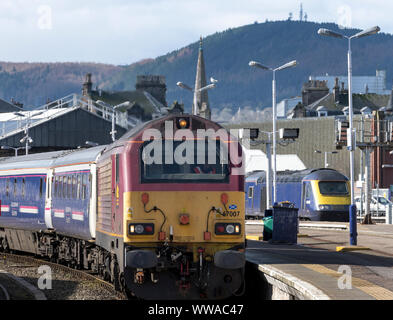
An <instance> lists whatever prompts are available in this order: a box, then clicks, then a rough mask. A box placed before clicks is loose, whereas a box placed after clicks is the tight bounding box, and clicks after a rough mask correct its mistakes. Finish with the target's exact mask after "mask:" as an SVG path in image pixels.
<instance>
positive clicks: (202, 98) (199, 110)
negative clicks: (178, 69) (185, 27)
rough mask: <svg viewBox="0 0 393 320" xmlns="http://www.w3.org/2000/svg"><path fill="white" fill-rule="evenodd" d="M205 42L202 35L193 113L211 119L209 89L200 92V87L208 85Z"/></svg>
mask: <svg viewBox="0 0 393 320" xmlns="http://www.w3.org/2000/svg"><path fill="white" fill-rule="evenodd" d="M202 45H203V42H202V36H201V37H200V40H199V53H198V63H197V70H196V78H195V86H194V88H195V89H194V90H195V91H194V104H193V108H192V109H193V114H196V115H198V116H200V117H203V118H206V119H210V117H211V111H210V107H209V98H208V95H207V90H204V91H202V92H198V89H201V88H203V87H206V71H205V61H204V58H203V47H202Z"/></svg>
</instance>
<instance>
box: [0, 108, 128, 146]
mask: <svg viewBox="0 0 393 320" xmlns="http://www.w3.org/2000/svg"><path fill="white" fill-rule="evenodd" d="M111 127H112V124H111V121H108V120H105V119H103V118H102V117H100V116H97V115H95V114H94V113H92V112H89V111H87V110H85V109H83V108H81V107H79V108H70V111H69V112H65V113H61V114H60V115H58V116H55V117H53V118H50V119H48V120H47V121H40V122H39V123H34V124H32V126H31V127H30V128H29V136H30V137H31V138H32V139H33V142H32V143H31V144H30V145H31V146H32V148H33V149H34V148H40V150H41V151H45V148H47V149H48V150H56V149H57V150H61V149H69V148H77V147H78V146H85V142H86V141H93V142H96V143H98V144H100V145H104V144H109V143H111V142H112V139H111V135H110V131H111ZM116 130H117V134H116V137H117V138H119V137H120V136H122V135H123V134H124V133H125V132H126V129H124V128H122V127H120V126H117V125H116ZM24 136H25V133H24V132H23V131H19V132H17V133H15V134H13V135H10V136H7V137H6V138H4V139H1V140H0V145H2V146H11V147H21V146H23V145H22V144H21V142H20V140H21V139H22V138H23V137H24Z"/></svg>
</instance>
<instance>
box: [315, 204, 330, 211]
mask: <svg viewBox="0 0 393 320" xmlns="http://www.w3.org/2000/svg"><path fill="white" fill-rule="evenodd" d="M318 208H319V210H331V209H332V207H331V206H329V205H327V204H321V205H319V206H318Z"/></svg>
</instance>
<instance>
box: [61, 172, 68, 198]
mask: <svg viewBox="0 0 393 320" xmlns="http://www.w3.org/2000/svg"><path fill="white" fill-rule="evenodd" d="M62 180H63V190H62V191H63V199H65V198H67V177H65V176H63V177H62Z"/></svg>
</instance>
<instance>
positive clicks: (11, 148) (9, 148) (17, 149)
mask: <svg viewBox="0 0 393 320" xmlns="http://www.w3.org/2000/svg"><path fill="white" fill-rule="evenodd" d="M24 148H25V147H19V148H14V147H10V146H1V149H2V150H14V151H15V157H17V156H18V151H19V150H20V149H24ZM29 148H31V147H29Z"/></svg>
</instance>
